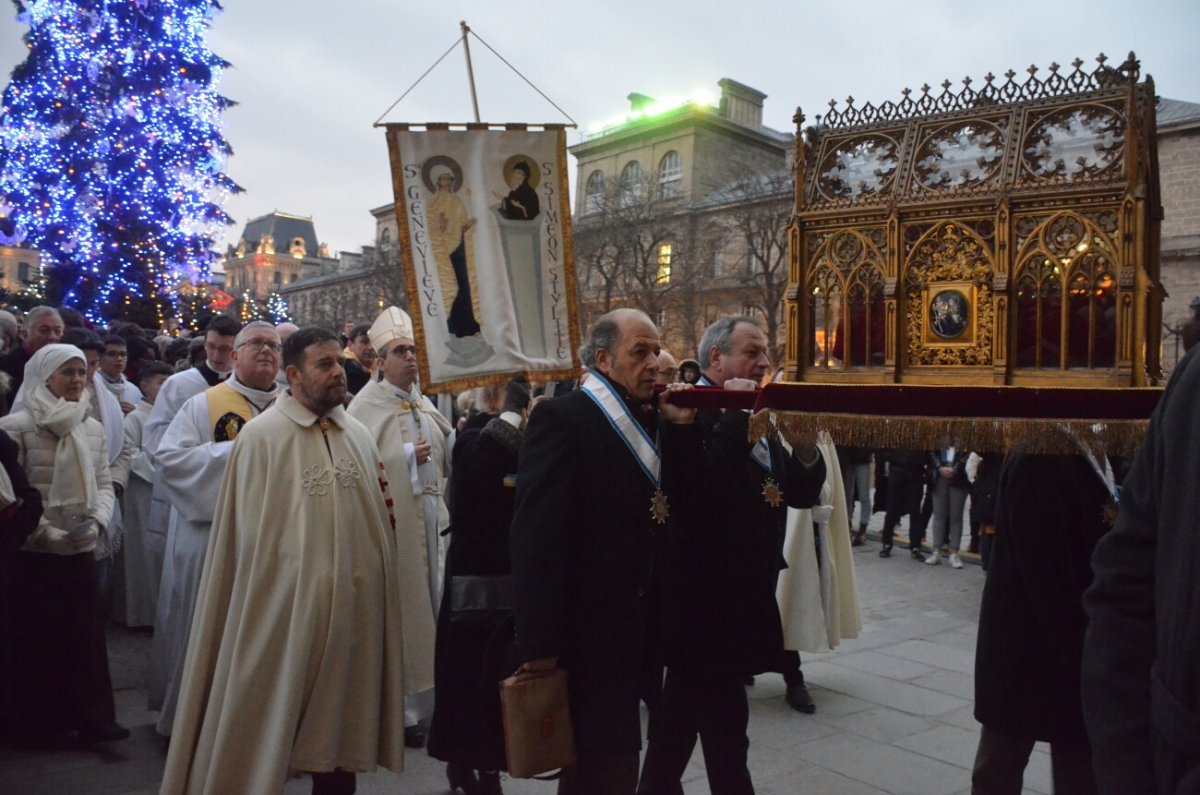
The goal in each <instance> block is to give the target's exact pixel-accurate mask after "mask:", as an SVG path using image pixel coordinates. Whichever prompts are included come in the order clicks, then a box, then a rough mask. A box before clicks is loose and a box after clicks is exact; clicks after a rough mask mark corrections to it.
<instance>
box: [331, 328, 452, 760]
mask: <svg viewBox="0 0 1200 795" xmlns="http://www.w3.org/2000/svg"><path fill="white" fill-rule="evenodd" d="M369 335H370V338H371V344H372V345H374V346H375V347H376V349H377V350H378V352H379V367H380V370H381V371H382V373H383V380H382V381H371V382H369V383H367V385H366V386H364V387H363V388H362V389H361V390H359V392H358V394H357V395H355V396H354V400H352V401H351V402H350V407H349V409H348V411H349V413H350V416H351V417H354V418H355V419H356V420H358V421H359V422H361V423H362V424H363V425H366V426H367V428H368V430H370V431H371V435H372V436H373V437H374V439H375V443H376V445H378V447H379V452H380V455H381V456H382V457H383V463H384V466H385V467H386V468H387V476H388V482H389V483H391V484H392V495H393V499H394V500H395V501H396V504H395V508H394V511H395V514H396V532H397V540H396V543H397V546H398V549H399V555H400V567H401V568H400V571H401V588H400V599H401V603H400V604H401V611H402V615H403V616H404V661H405V683H406V690H405V694H406V695H405V723H406V725H407V726H409V727H413V726H416V725H417V724H418V723H419V722H420V721H421V720H423V719H425V718H428V717H429V716H430V715H432V714H433V648H434V637H435V634H436V619H437V609H438V607H439V605H440V604H441V589H442V572H443V571H444V568H445V548H446V543H445V536H443V535H442V534H441V533H442V531H443V530H445V529H446V528H447V527H448V526H449V524H450V513H449V511H448V510H447V508H446V498H445V488H446V480H447V478H448V477H449V475H450V461H449V452H450V449H451V447H452V445H453V437H452V429H451V426H450V423H449V422H447V421H446V419H445V417H443V416H442V414H441V413H440V412H439V411H438V410H437V409H436V408H435V407H434V405H433V403H432V402H431V401H430V400H429V398H427V397H425V396H424V395H422V394H421V393H420V389H419V387H418V384H417V376H418V372H417V356H416V348H415V347H414V345H415V343H414V342H413V331H412V321H411V319H410V318H409V316H408V314H407V313H405V312H404V311H403V310H401V309H398V308H396V307H389V308H388V309H386V310H384V311H383V312H382V313H381V314H380V315H379V317H378V318H377V319H376V320H375V323H374V324H373V325H372V326H371V330H370V332H369ZM411 742H414V743H417V744H419V743H420V740H419V738H418V737H416V736H415V735H414V737H413V739H412V740H411Z"/></svg>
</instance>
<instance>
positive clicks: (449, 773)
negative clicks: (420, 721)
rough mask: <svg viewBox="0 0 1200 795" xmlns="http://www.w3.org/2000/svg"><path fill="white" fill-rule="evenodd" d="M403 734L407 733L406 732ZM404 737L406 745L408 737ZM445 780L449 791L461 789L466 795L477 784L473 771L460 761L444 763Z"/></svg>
mask: <svg viewBox="0 0 1200 795" xmlns="http://www.w3.org/2000/svg"><path fill="white" fill-rule="evenodd" d="M414 728H415V727H414ZM405 734H406V735H407V732H405ZM404 739H405V744H406V745H407V744H408V737H407V736H406V737H405V738H404ZM446 781H447V782H449V784H450V791H451V792H457V791H459V790H462V791H463V792H465V793H466V794H467V795H473V793H474V792H475V790H476V788H477V784H478V782H477V781H475V771H474V770H473V769H472V768H470V767H467V766H466V765H464V764H463V763H462V762H450V763H448V764H447V765H446Z"/></svg>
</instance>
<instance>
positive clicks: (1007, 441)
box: [750, 410, 1150, 456]
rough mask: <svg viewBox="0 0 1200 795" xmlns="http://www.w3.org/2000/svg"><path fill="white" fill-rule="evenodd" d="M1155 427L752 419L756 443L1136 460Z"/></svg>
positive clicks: (797, 415)
mask: <svg viewBox="0 0 1200 795" xmlns="http://www.w3.org/2000/svg"><path fill="white" fill-rule="evenodd" d="M1149 424H1150V421H1149V420H1104V421H1097V420H1045V419H1012V418H1004V417H987V418H978V417H976V418H964V417H879V416H869V415H864V414H826V413H809V412H799V411H770V410H766V411H760V412H758V413H757V414H755V415H754V416H753V417H751V418H750V438H751V440H755V439H761V438H763V437H766V436H775V435H776V434H782V435H783V437H784V438H785V439H787V440H788V441H789V442H791V443H792V444H797V443H803V444H815V443H816V441H817V434H819V433H820V432H821V431H828V432H829V435H830V436H832V437H833V441H834V442H835V443H837V444H839V445H846V446H848V447H867V448H871V449H873V450H935V449H937V446H938V444H939V442H941V440H942V439H950V440H951V441H953V442H954V444H955V445H957V446H958V447H959V448H961V449H964V450H972V451H974V452H977V453H993V452H1003V453H1007V452H1013V451H1016V452H1023V453H1036V454H1043V455H1070V454H1074V453H1078V452H1079V446H1080V444H1084V445H1086V446H1087V447H1088V448H1089V449H1090V450H1092V451H1093V452H1094V453H1099V452H1104V453H1107V454H1109V455H1115V456H1132V455H1133V454H1134V453H1136V452H1137V450H1138V447H1140V446H1141V444H1142V440H1143V439H1144V438H1145V436H1146V428H1147V427H1148V426H1149Z"/></svg>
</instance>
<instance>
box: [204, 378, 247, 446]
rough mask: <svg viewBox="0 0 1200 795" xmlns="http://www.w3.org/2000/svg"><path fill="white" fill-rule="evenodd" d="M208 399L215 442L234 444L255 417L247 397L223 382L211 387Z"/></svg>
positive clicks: (209, 415) (209, 416)
mask: <svg viewBox="0 0 1200 795" xmlns="http://www.w3.org/2000/svg"><path fill="white" fill-rule="evenodd" d="M205 395H206V396H207V397H208V426H209V428H210V429H211V430H212V438H213V441H214V442H232V441H233V440H234V439H236V438H237V435H238V432H239V431H241V430H242V426H243V425H245V424H246V423H247V422H249V421H250V419H251V418H252V417H253V416H254V413H253V411H252V409H251V408H250V401H249V400H247V399H246V396H245V395H243V394H242V393H240V392H238V391H237V390H236V389H234V388H233V387H231V386H230V385H229V383H228V382H227V381H222V382H221V383H219V384H217V385H216V386H214V387H210V388H209V389H208V390H207V391H206V392H205Z"/></svg>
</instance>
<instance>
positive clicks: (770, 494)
mask: <svg viewBox="0 0 1200 795" xmlns="http://www.w3.org/2000/svg"><path fill="white" fill-rule="evenodd" d="M762 496H763V500H765V501H766V503H767V505H770V506H771V507H772V508H778V507H779V506H780V505H782V504H783V492H782V491H780V489H779V484H778V483H776V482H775V478H767V480H766V482H765V483H763V489H762Z"/></svg>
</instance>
